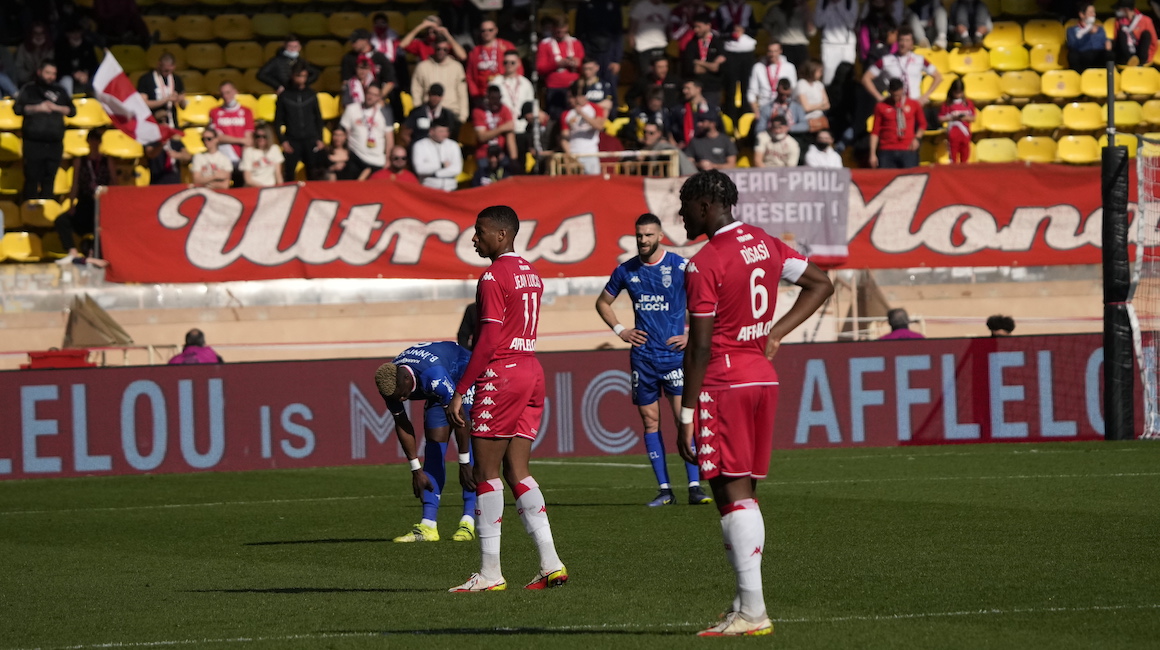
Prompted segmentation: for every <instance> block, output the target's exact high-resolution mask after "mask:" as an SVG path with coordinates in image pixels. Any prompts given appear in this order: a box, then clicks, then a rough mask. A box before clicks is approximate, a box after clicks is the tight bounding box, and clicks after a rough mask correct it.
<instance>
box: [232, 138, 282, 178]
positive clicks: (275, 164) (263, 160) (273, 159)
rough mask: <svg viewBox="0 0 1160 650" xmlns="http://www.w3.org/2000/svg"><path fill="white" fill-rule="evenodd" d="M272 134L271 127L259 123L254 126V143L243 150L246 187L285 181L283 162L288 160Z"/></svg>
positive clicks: (241, 167) (242, 168) (243, 174)
mask: <svg viewBox="0 0 1160 650" xmlns="http://www.w3.org/2000/svg"><path fill="white" fill-rule="evenodd" d="M273 140H274V139H273V138H272V137H271V136H270V127H268V126H266V125H265V124H259V125H257V127H255V128H254V144H253V146H249V147H246V148H245V150H244V151H242V162H241V165H240V169H241V170H242V178H243V179H244V180H245V182H246V187H273V186H274V185H281V184H282V181H283V178H284V177H283V176H282V163H284V162H285V161H286V159H285V157H283V155H282V149H281V147H279V146H278V144H277V143H276V142H274V141H273Z"/></svg>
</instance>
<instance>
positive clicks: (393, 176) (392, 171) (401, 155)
mask: <svg viewBox="0 0 1160 650" xmlns="http://www.w3.org/2000/svg"><path fill="white" fill-rule="evenodd" d="M371 180H372V181H382V180H386V181H395V182H397V183H410V184H412V185H419V184H420V183H419V177H418V176H416V175H415V173H414V172H412V171H411V170H410V169H408V168H407V149H406V147H399V146H396V147H394V148H393V149H391V155H390V157H388V158H387V166H386V167H383V168H382V169H380V170H379V171H377V172H375V173H373V174H371Z"/></svg>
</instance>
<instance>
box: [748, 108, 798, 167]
mask: <svg viewBox="0 0 1160 650" xmlns="http://www.w3.org/2000/svg"><path fill="white" fill-rule="evenodd" d="M801 151H802V150H801V145H800V144H798V142H797V140H794V139H793V138H791V137H790V135H789V125H788V124H786V121H785V118H784V117H782V116H781V115H774V116H773V118H771V119H770V120H769V130H768V131H763V132H761V133H758V134H757V146H755V147H754V150H753V163H754V165H756V166H757V167H797V164H798V160H799V159H800V158H801Z"/></svg>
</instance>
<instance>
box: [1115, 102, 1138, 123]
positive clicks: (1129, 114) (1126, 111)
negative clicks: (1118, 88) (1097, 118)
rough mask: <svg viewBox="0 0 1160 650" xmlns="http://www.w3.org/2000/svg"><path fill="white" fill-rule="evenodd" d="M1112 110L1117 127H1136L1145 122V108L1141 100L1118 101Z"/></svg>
mask: <svg viewBox="0 0 1160 650" xmlns="http://www.w3.org/2000/svg"><path fill="white" fill-rule="evenodd" d="M1112 110H1113V115H1112V119H1113V121H1114V122H1115V124H1116V128H1117V129H1135V128H1136V127H1138V126H1140V124H1142V123H1143V122H1144V109H1143V107H1141V106H1140V103H1139V102H1134V101H1122V102H1116V104H1115V106H1113V107H1112Z"/></svg>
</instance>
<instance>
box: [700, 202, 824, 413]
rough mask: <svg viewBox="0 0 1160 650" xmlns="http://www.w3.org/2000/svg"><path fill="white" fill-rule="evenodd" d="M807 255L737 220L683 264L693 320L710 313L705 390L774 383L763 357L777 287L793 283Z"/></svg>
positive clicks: (717, 233)
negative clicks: (784, 281)
mask: <svg viewBox="0 0 1160 650" xmlns="http://www.w3.org/2000/svg"><path fill="white" fill-rule="evenodd" d="M806 264H807V262H806V258H805V257H804V256H802V255H801V254H800V253H798V252H797V251H795V250H793V249H792V248H790V247H789V246H786V245H785V244H784V243H783V242H782V241H781V240H780V239H778V238H776V237H773V236H771V235H769V234H768V233H766V232H765V231H764V230H761V229H760V228H756V227H754V226H750V225H748V224H745V223H742V222H740V221H734V222H733V223H731V224H729V225H728V226H725V227H724V228H722V229H721V230H718V231H717V232H715V233H713V235H712V236H711V237H710V238H709V241H708V243H706V244H705V246H704V247H703V248H701V250H700V251H699V252H698V253H697V254H696V255H694V256H693V259H691V260H689V265H688V266H687V267H685V293H686V295H687V296H688V298H689V300H688V302H689V314H690V315H691V316H692V317H693V318H698V317H701V318H704V317H707V316H712V317H713V340H712V342H711V344H710V348H709V350H710V357H709V367H708V368H707V369H706V372H705V384H704V388H705V389H706V390H713V389H721V388H733V387H738V386H745V385H758V384H770V383H775V382H777V373H776V372H775V371H774V369H773V365H772V364H770V363H769V362H768V361H766V359H765V342H766V340H767V338H768V337H769V330H770V329H771V328H772V327H773V322H774V316H773V313H774V307H775V305H776V303H777V285H778V282H779V281H780V280H783V279H784V280H788V281H790V282H796V281H797V280H798V278H800V277H801V275H802V273H805V270H806Z"/></svg>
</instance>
